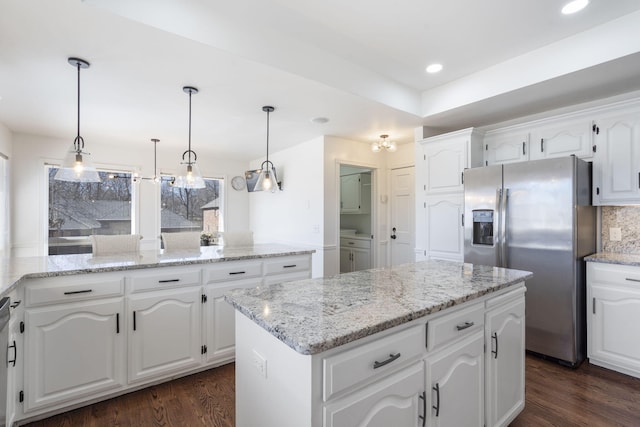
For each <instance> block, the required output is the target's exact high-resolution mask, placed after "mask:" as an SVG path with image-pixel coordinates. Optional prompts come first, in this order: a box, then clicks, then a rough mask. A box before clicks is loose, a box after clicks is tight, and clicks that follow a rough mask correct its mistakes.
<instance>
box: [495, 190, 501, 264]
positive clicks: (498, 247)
mask: <svg viewBox="0 0 640 427" xmlns="http://www.w3.org/2000/svg"><path fill="white" fill-rule="evenodd" d="M501 209H502V188H498V189H496V218H497V220H498V224H496V225H497V227H496V228H495V233H494V239H495V251H496V267H502V249H501V248H502V232H501V230H502V210H501Z"/></svg>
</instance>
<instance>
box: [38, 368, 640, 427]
mask: <svg viewBox="0 0 640 427" xmlns="http://www.w3.org/2000/svg"><path fill="white" fill-rule="evenodd" d="M526 369H527V372H526V405H525V409H524V411H523V412H522V413H521V414H520V415H519V416H518V417H517V418H516V419H515V420H514V421H513V422H512V423H511V427H529V426H531V427H546V426H554V427H570V426H571V427H573V426H589V427H599V426H602V427H608V426H624V427H635V426H640V379H637V378H632V377H629V376H627V375H623V374H619V373H617V372H614V371H610V370H608V369H604V368H600V367H597V366H594V365H591V364H589V363H587V362H585V363H583V364H582V365H581V366H580V367H579V368H578V369H575V370H574V369H570V368H566V367H563V366H560V365H558V364H555V363H553V362H550V361H547V360H543V359H539V358H537V357H534V356H530V355H527V358H526ZM234 377H235V365H234V364H229V365H225V366H221V367H219V368H215V369H211V370H208V371H205V372H202V373H199V374H195V375H191V376H188V377H184V378H180V379H177V380H174V381H171V382H168V383H164V384H159V385H156V386H152V387H149V388H147V389H144V390H140V391H137V392H133V393H130V394H126V395H124V396H120V397H117V398H114V399H110V400H107V401H104V402H99V403H96V404H93V405H90V406H87V407H84V408H80V409H76V410H74V411H70V412H66V413H64V414H60V415H56V416H53V417H51V418H47V419H45V420H42V421H36V422H33V423H31V424H28V426H30V427H67V426H69V427H76V426H86V427H107V426H122V427H127V426H139V427H160V426H163V427H173V426H175V427H178V426H180V427H183V426H209V427H233V426H234V425H235V381H234ZM265 427H277V426H265Z"/></svg>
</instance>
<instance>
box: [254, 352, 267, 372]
mask: <svg viewBox="0 0 640 427" xmlns="http://www.w3.org/2000/svg"><path fill="white" fill-rule="evenodd" d="M253 366H254V367H255V368H256V370H257V371H258V373H259V374H260V376H261V377H262V378H267V359H265V358H264V357H263V356H262V355H261V354H260V353H258V352H257V351H256V350H255V349H254V350H253Z"/></svg>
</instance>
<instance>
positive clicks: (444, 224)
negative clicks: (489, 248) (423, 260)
mask: <svg viewBox="0 0 640 427" xmlns="http://www.w3.org/2000/svg"><path fill="white" fill-rule="evenodd" d="M463 212H464V195H462V194H459V195H452V196H448V197H442V196H439V197H429V198H427V202H426V218H427V251H428V252H427V253H428V257H429V259H448V260H453V261H462V259H463V258H464V227H463V224H462V214H463Z"/></svg>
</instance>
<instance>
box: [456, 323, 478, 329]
mask: <svg viewBox="0 0 640 427" xmlns="http://www.w3.org/2000/svg"><path fill="white" fill-rule="evenodd" d="M473 325H475V323H473V322H464V323H463V324H462V325H456V329H457V330H459V331H464V330H465V329H467V328H470V327H472V326H473Z"/></svg>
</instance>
